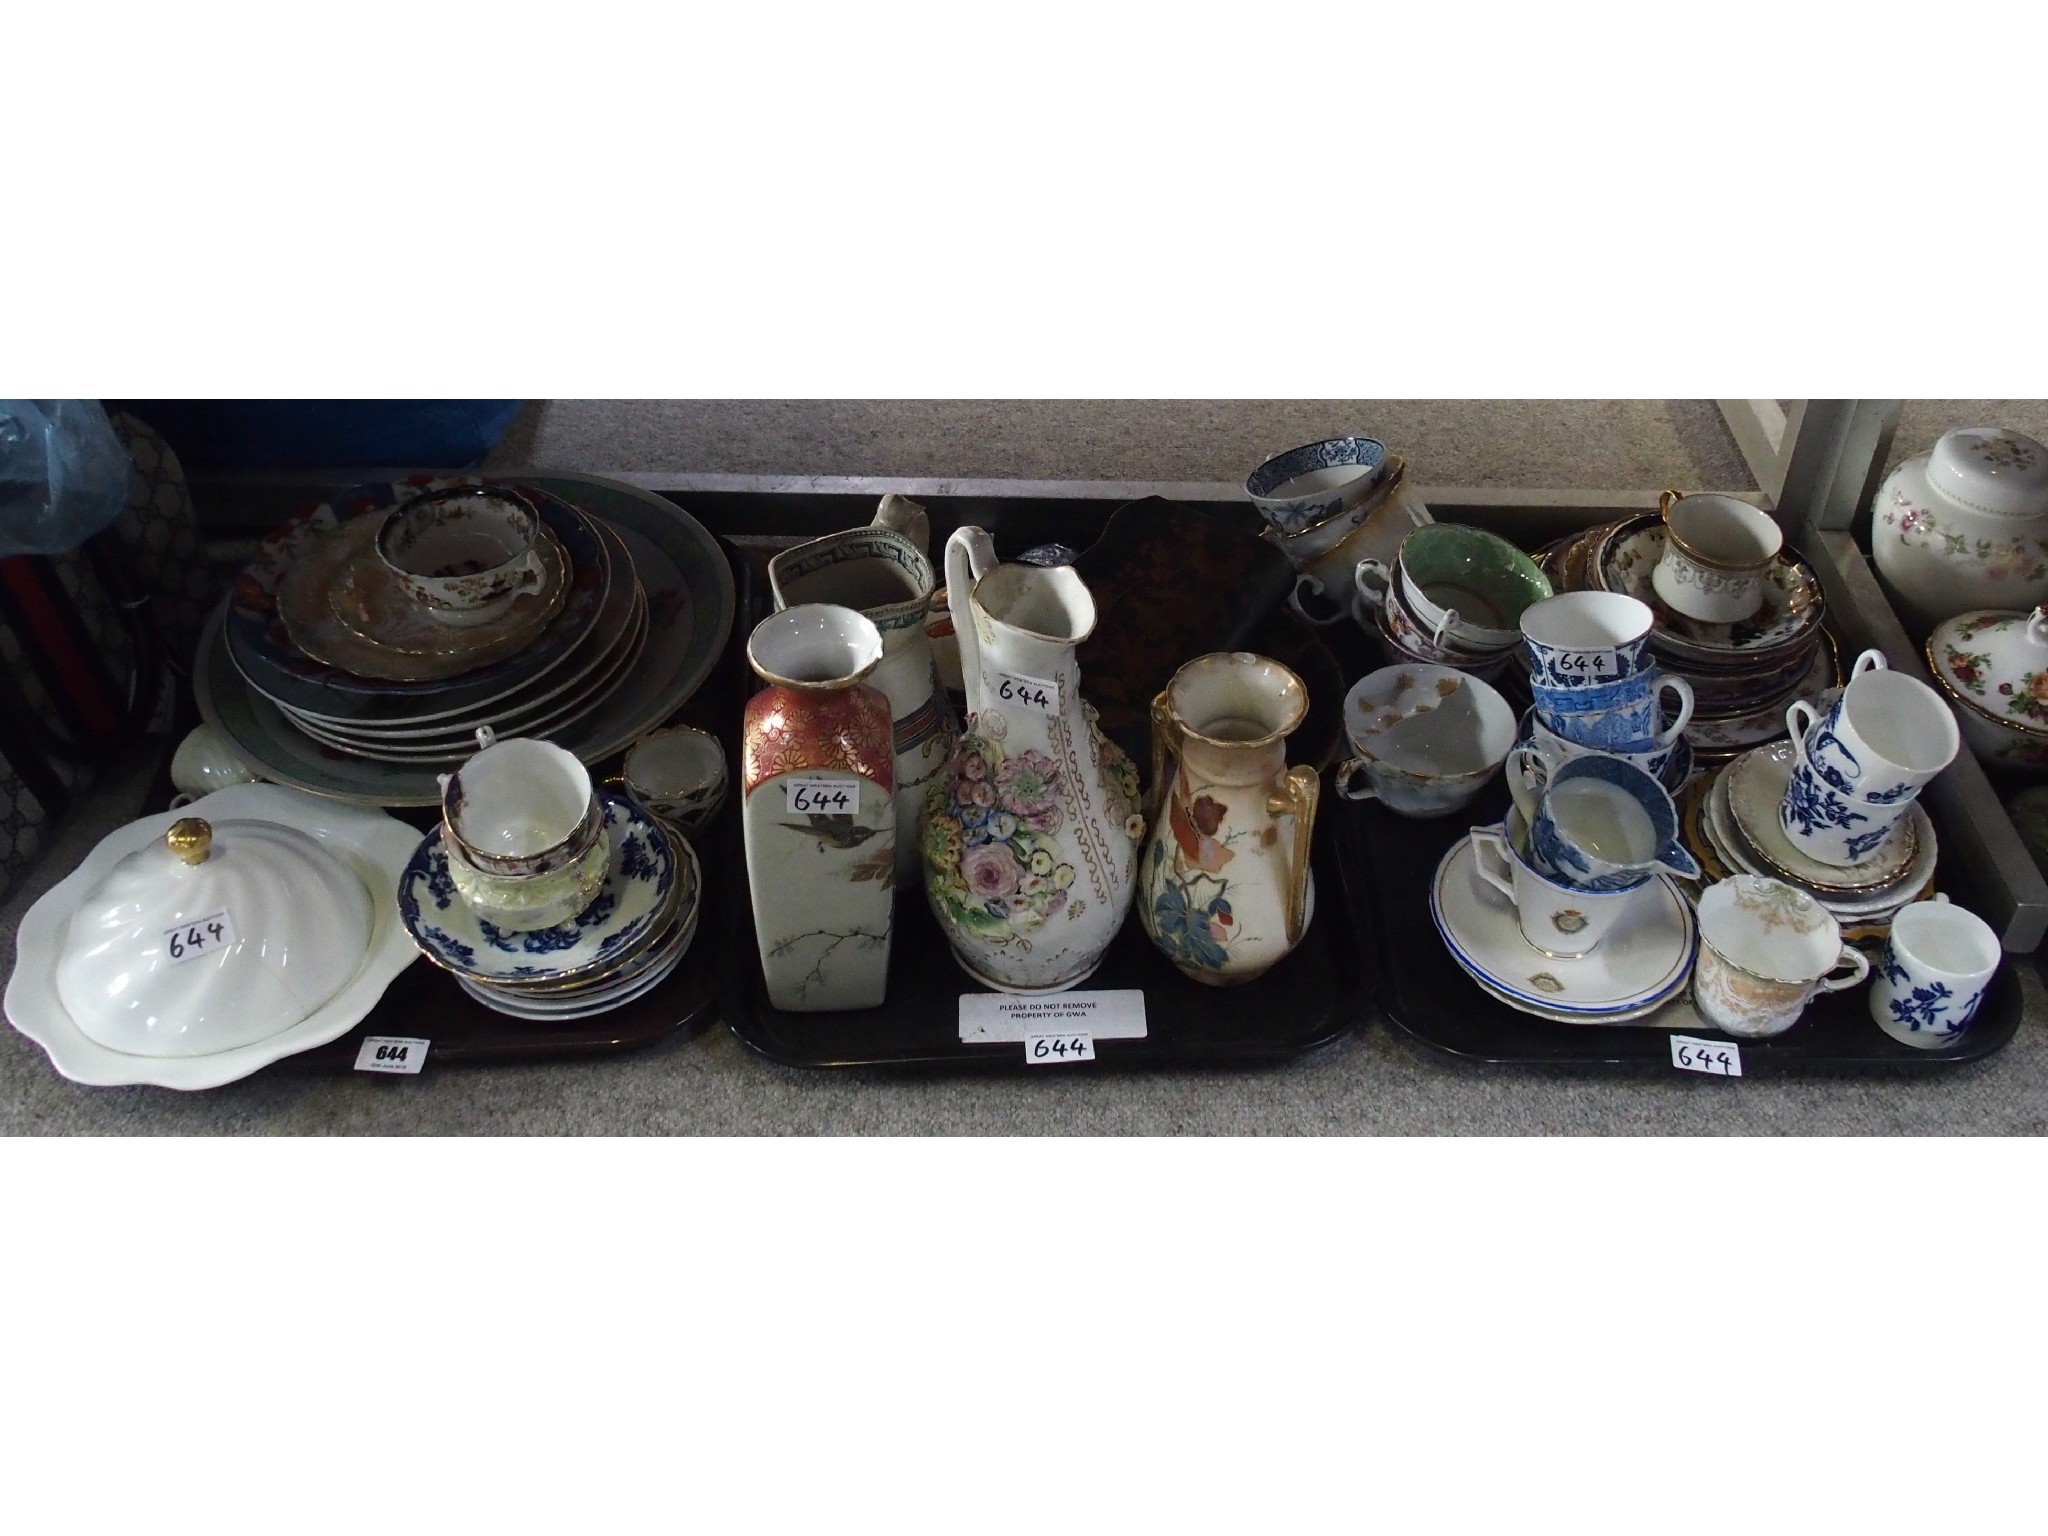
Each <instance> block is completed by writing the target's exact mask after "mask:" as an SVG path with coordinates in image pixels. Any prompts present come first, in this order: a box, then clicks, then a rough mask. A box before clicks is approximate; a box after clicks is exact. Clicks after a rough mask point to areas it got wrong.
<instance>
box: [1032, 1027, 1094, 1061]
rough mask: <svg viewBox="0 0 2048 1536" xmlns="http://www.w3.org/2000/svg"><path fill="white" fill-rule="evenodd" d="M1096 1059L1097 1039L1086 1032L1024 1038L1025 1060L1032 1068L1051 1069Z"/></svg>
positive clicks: (1071, 1031)
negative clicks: (1074, 1062) (1064, 1063)
mask: <svg viewBox="0 0 2048 1536" xmlns="http://www.w3.org/2000/svg"><path fill="white" fill-rule="evenodd" d="M1094 1059H1095V1037H1094V1036H1093V1035H1091V1034H1089V1033H1088V1032H1087V1031H1086V1030H1078V1031H1075V1030H1068V1031H1066V1032H1065V1033H1062V1034H1057V1035H1026V1036H1025V1037H1024V1060H1025V1062H1026V1063H1027V1064H1028V1065H1030V1066H1034V1067H1049V1066H1055V1065H1057V1064H1059V1063H1061V1062H1067V1061H1093V1060H1094Z"/></svg>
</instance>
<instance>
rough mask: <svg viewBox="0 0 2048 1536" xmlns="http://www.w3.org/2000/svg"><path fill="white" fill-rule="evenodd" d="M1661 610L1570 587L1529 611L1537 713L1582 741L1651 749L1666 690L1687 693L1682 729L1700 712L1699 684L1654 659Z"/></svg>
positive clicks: (1526, 624) (1526, 632)
mask: <svg viewBox="0 0 2048 1536" xmlns="http://www.w3.org/2000/svg"><path fill="white" fill-rule="evenodd" d="M1655 623H1656V616H1655V615H1654V614H1653V613H1652V612H1651V611H1650V606H1649V604H1647V603H1644V602H1640V601H1638V600H1637V599H1635V598H1633V597H1628V596H1625V595H1623V594H1621V593H1619V592H1566V593H1563V594H1561V595H1559V596H1557V597H1550V598H1545V599H1544V600H1543V601H1542V602H1540V603H1532V604H1530V606H1529V607H1528V608H1527V609H1526V610H1525V611H1524V612H1523V614H1522V621H1521V628H1522V642H1523V646H1524V648H1525V649H1526V650H1527V651H1528V653H1529V692H1530V694H1531V695H1532V696H1533V697H1534V699H1535V702H1536V713H1537V717H1538V718H1539V719H1541V720H1542V721H1543V723H1544V724H1545V725H1546V726H1548V727H1549V728H1550V729H1551V730H1552V731H1554V732H1555V733H1556V734H1558V735H1559V736H1562V737H1564V738H1565V739H1566V740H1567V741H1574V742H1577V743H1578V744H1579V745H1580V746H1586V747H1603V748H1608V749H1611V750H1615V751H1622V752H1644V751H1648V750H1651V749H1652V748H1653V747H1654V746H1657V745H1659V744H1660V742H1659V735H1660V733H1659V730H1658V727H1659V725H1660V724H1661V723H1662V719H1661V715H1660V713H1659V711H1660V702H1659V700H1660V695H1661V694H1662V693H1663V692H1665V691H1666V690H1670V691H1674V692H1676V693H1677V694H1678V695H1679V699H1680V710H1679V721H1678V725H1677V728H1676V729H1677V731H1683V730H1684V729H1685V724H1686V721H1687V720H1689V719H1690V718H1691V715H1692V689H1691V687H1690V685H1688V684H1687V683H1686V682H1685V680H1684V679H1683V678H1664V677H1661V676H1660V675H1659V674H1658V671H1657V668H1656V666H1655V664H1654V663H1653V661H1652V660H1651V657H1650V631H1651V629H1652V628H1653V627H1654V626H1655Z"/></svg>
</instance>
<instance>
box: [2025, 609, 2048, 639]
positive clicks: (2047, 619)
mask: <svg viewBox="0 0 2048 1536" xmlns="http://www.w3.org/2000/svg"><path fill="white" fill-rule="evenodd" d="M2027 638H2028V639H2029V640H2031V641H2032V642H2033V643H2034V644H2035V645H2048V605H2043V606H2042V607H2039V608H2036V609H2035V610H2034V611H2033V612H2032V613H2030V614H2028V615H2027Z"/></svg>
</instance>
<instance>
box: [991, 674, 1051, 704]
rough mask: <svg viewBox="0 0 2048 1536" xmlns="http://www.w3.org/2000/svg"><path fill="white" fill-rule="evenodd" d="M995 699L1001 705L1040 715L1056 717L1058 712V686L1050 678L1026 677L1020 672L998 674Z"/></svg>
mask: <svg viewBox="0 0 2048 1536" xmlns="http://www.w3.org/2000/svg"><path fill="white" fill-rule="evenodd" d="M996 699H997V701H998V702H1000V703H1003V704H1017V705H1021V706H1023V707H1024V708H1026V709H1035V710H1037V711H1038V712H1039V713H1040V714H1045V715H1056V714H1058V713H1059V712H1060V685H1059V684H1058V683H1056V682H1054V681H1053V680H1052V679H1050V678H1045V677H1026V676H1024V675H1023V674H1022V673H1021V672H998V673H997V674H996Z"/></svg>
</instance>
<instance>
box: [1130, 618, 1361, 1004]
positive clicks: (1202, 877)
mask: <svg viewBox="0 0 2048 1536" xmlns="http://www.w3.org/2000/svg"><path fill="white" fill-rule="evenodd" d="M1307 713H1308V690H1307V688H1305V687H1304V686H1303V685H1302V681H1301V679H1300V678H1298V677H1296V676H1295V675H1294V673H1292V672H1290V671H1289V670H1288V669H1287V668H1286V667H1283V666H1281V665H1280V663H1279V662H1277V661H1269V660H1267V659H1266V658H1265V657H1263V656H1254V655H1252V654H1250V653H1249V652H1245V651H1236V652H1218V653H1216V654H1214V655H1210V656H1201V657H1197V658H1196V659H1195V660H1193V661H1191V662H1189V663H1188V664H1187V665H1186V666H1184V667H1182V668H1181V669H1180V670H1179V671H1178V672H1176V673H1175V674H1174V676H1173V681H1172V682H1170V683H1168V684H1167V686H1166V691H1165V692H1163V693H1161V694H1160V695H1159V697H1158V698H1157V699H1155V700H1154V701H1153V704H1152V733H1153V735H1152V783H1153V793H1154V795H1155V796H1156V797H1157V799H1158V801H1159V807H1160V808H1159V810H1158V812H1157V813H1156V814H1155V816H1154V818H1153V824H1152V837H1151V841H1150V842H1149V843H1148V844H1147V845H1146V848H1145V853H1144V856H1143V858H1142V859H1141V860H1140V861H1139V865H1138V917H1139V920H1140V921H1141V922H1143V923H1144V925H1145V932H1146V933H1148V934H1150V935H1151V938H1152V942H1153V943H1154V944H1156V945H1158V946H1159V949H1160V952H1161V953H1162V954H1164V955H1165V956H1166V957H1167V959H1169V960H1171V961H1172V962H1173V963H1174V965H1176V966H1177V967H1179V969H1180V971H1181V973H1182V974H1183V975H1186V976H1191V977H1193V978H1194V979H1195V980H1196V981H1200V982H1205V983H1207V984H1208V985H1210V986H1230V985H1234V984H1236V983H1239V982H1246V981H1252V980H1254V979H1256V978H1257V977H1259V976H1262V975H1264V974H1265V972H1266V971H1267V970H1268V969H1270V968H1271V967H1272V966H1274V965H1275V964H1277V963H1278V962H1280V961H1281V960H1283V959H1285V958H1286V957H1287V955H1288V954H1289V953H1291V952H1292V951H1293V949H1294V947H1295V946H1296V945H1297V944H1299V943H1300V942H1301V936H1302V934H1303V933H1304V932H1305V931H1307V928H1308V924H1309V919H1310V917H1311V916H1312V915H1313V914H1314V911H1315V880H1314V876H1313V875H1312V874H1311V873H1310V870H1309V839H1310V838H1311V836H1313V834H1314V831H1315V819H1316V802H1317V798H1318V793H1319V789H1320V784H1319V782H1318V780H1317V778H1316V776H1315V773H1314V772H1313V771H1312V770H1310V769H1307V768H1293V769H1290V768H1289V767H1288V766H1287V738H1288V736H1289V735H1290V734H1292V733H1293V731H1294V730H1295V728H1296V727H1297V726H1299V725H1300V724H1301V722H1302V718H1303V717H1304V716H1305V715H1306V714H1307ZM1169 763H1171V769H1170V771H1169Z"/></svg>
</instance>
